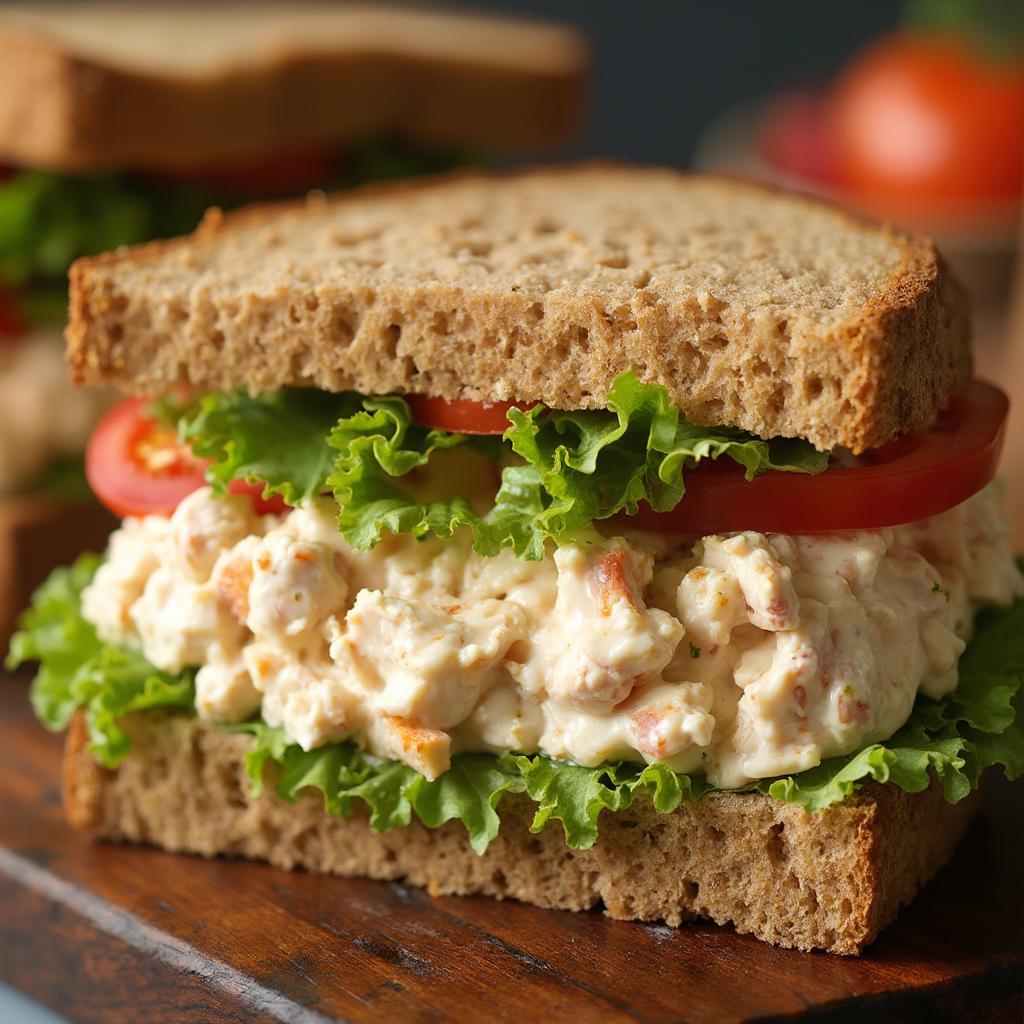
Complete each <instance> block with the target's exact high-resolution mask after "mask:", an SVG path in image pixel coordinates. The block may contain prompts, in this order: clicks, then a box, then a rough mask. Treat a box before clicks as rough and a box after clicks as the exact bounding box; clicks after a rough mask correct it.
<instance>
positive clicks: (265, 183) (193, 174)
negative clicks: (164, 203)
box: [158, 149, 341, 196]
mask: <svg viewBox="0 0 1024 1024" xmlns="http://www.w3.org/2000/svg"><path fill="white" fill-rule="evenodd" d="M340 167H341V159H340V157H339V156H338V155H337V154H335V153H330V152H326V151H322V150H308V149H293V150H287V151H284V152H280V153H270V154H268V155H266V156H262V157H254V158H251V159H249V160H242V161H235V162H233V163H226V164H222V165H220V166H215V167H202V168H195V169H190V170H182V171H177V172H175V171H163V172H161V173H160V174H159V175H158V176H159V177H161V178H171V179H173V180H176V181H189V182H197V183H199V184H203V185H209V186H212V187H215V188H221V189H226V190H227V191H229V192H236V193H238V194H239V195H243V196H245V195H253V196H258V195H291V194H295V193H299V192H305V191H308V190H309V189H313V188H321V187H323V186H324V185H325V184H326V183H328V182H329V181H330V180H331V179H332V178H336V177H337V176H338V173H339V170H340Z"/></svg>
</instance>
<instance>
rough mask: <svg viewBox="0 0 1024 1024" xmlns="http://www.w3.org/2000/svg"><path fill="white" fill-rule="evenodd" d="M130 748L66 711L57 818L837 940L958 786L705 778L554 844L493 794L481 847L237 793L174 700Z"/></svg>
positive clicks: (310, 803) (876, 905)
mask: <svg viewBox="0 0 1024 1024" xmlns="http://www.w3.org/2000/svg"><path fill="white" fill-rule="evenodd" d="M124 724H125V725H126V728H127V729H128V731H129V733H130V735H131V736H132V739H133V741H134V749H133V752H132V753H131V754H130V755H129V756H128V757H127V758H126V759H125V760H124V761H123V762H122V763H121V765H120V766H119V767H118V768H117V770H116V771H109V770H107V769H105V768H102V767H101V766H99V765H98V764H97V763H96V762H95V761H94V760H93V759H92V757H91V756H90V755H89V753H88V751H87V750H86V748H85V745H84V740H85V734H84V726H83V725H82V724H81V722H80V721H78V722H77V724H76V725H75V726H73V728H72V732H71V734H70V735H69V739H68V743H67V747H66V752H65V765H64V780H65V806H66V809H67V814H68V817H69V819H70V820H71V821H72V823H74V824H75V825H77V826H78V827H80V828H84V829H86V830H88V831H89V832H91V833H92V834H94V835H95V836H97V837H99V838H103V839H110V840H117V841H129V842H144V843H152V844H154V845H156V846H160V847H163V848H164V849H167V850H171V851H177V852H184V853H197V854H201V855H203V856H207V857H210V856H217V855H228V856H238V857H247V858H253V859H258V860H266V861H269V862H270V863H272V864H275V865H277V866H278V867H282V868H286V869H290V868H296V867H301V868H306V869H308V870H311V871H320V872H325V873H330V874H337V875H345V876H362V877H369V878H379V879H396V880H397V879H404V880H406V881H408V882H410V883H412V884H414V885H421V886H425V887H426V888H428V889H429V890H430V892H431V893H432V894H434V895H466V894H470V893H483V894H486V895H490V896H494V897H496V898H498V899H504V898H512V899H519V900H524V901H526V902H528V903H534V904H537V905H538V906H542V907H557V908H562V909H569V910H586V909H589V908H590V907H593V906H595V905H596V904H599V903H603V905H604V907H605V909H606V911H607V913H608V914H609V915H610V916H612V917H615V918H618V919H621V920H642V921H656V920H664V921H666V922H668V923H669V924H672V925H678V924H680V923H681V922H683V921H686V920H690V919H692V918H696V917H707V918H711V919H712V920H714V921H717V922H719V923H720V924H733V925H734V926H735V927H736V928H737V930H738V931H741V932H750V933H752V934H754V935H756V936H757V937H758V938H760V939H763V940H765V941H767V942H771V943H774V944H776V945H779V946H786V947H794V948H797V949H825V950H828V951H829V952H832V953H841V954H855V953H859V952H860V951H861V950H863V949H864V948H865V946H867V945H868V944H869V943H870V942H871V941H872V939H873V938H874V937H875V936H876V935H877V934H878V932H879V931H880V930H881V929H882V928H883V927H885V925H886V924H888V923H889V922H890V921H891V920H892V919H893V918H894V917H895V915H896V912H897V910H898V909H899V907H900V906H902V905H903V904H905V903H907V902H908V901H909V900H910V899H912V898H913V896H914V894H915V893H916V891H917V890H918V889H919V888H920V886H921V885H923V884H924V882H926V881H927V880H928V879H929V878H930V877H931V876H932V875H933V874H934V873H935V871H936V870H937V869H938V867H939V866H940V865H941V864H942V863H944V862H945V860H946V859H947V858H948V857H949V855H950V853H951V852H952V850H953V847H954V846H955V845H956V843H957V841H958V840H959V838H960V836H961V834H962V833H963V831H964V829H965V828H966V827H967V824H968V821H969V819H970V817H971V814H972V811H973V808H972V804H973V801H971V800H968V801H963V802H962V803H960V804H957V805H956V806H955V807H951V806H950V805H948V804H947V803H946V802H945V801H944V799H943V797H942V792H941V788H940V787H938V786H933V787H932V788H931V789H930V790H929V791H927V792H925V793H922V794H917V795H910V794H907V793H904V792H903V791H902V790H899V789H897V788H896V787H895V786H891V785H890V786H871V787H869V788H868V789H866V790H865V791H864V792H863V794H862V795H861V796H859V797H857V798H856V799H854V800H850V801H848V802H847V803H844V804H841V805H839V806H835V807H832V808H829V809H828V810H826V811H824V812H822V813H820V814H816V815H812V814H809V813H807V812H806V811H803V810H802V809H800V808H798V807H794V806H792V805H789V804H783V803H779V802H778V801H775V800H772V799H771V798H769V797H764V796H760V795H755V794H719V795H714V796H709V797H707V798H705V799H703V800H701V801H697V802H695V803H685V804H683V806H681V807H680V808H679V809H678V810H677V811H675V812H674V813H672V814H670V815H659V814H657V813H656V812H655V811H654V809H653V807H652V806H651V805H650V804H649V803H648V802H647V801H646V800H640V801H638V802H637V803H636V804H635V805H634V806H633V807H632V808H630V809H629V810H627V811H620V812H617V813H615V814H605V815H604V816H603V817H602V819H601V834H600V838H599V840H598V842H597V844H596V845H595V846H594V847H593V848H592V849H591V850H569V849H567V848H566V846H565V845H564V840H563V837H562V834H561V829H560V828H559V827H558V823H557V822H554V823H552V824H551V825H549V826H548V827H547V828H545V829H543V830H542V831H541V832H539V833H537V834H532V833H531V832H530V831H529V825H530V821H531V819H532V815H533V810H534V805H533V804H532V802H530V801H528V800H527V799H526V798H524V797H519V796H507V797H506V798H505V799H504V800H503V801H502V803H501V805H500V808H499V810H500V813H501V817H502V828H501V832H500V833H499V835H498V838H497V839H496V840H495V841H494V843H493V844H492V845H491V847H490V848H489V849H488V851H487V853H486V854H484V855H483V856H482V857H478V856H477V855H476V854H474V853H473V851H472V850H471V848H470V846H469V843H468V842H467V839H466V833H465V831H464V829H463V828H462V826H461V825H460V824H457V823H450V824H448V825H445V826H443V827H442V828H439V829H434V830H431V829H428V828H425V827H424V826H422V825H421V824H419V823H418V822H416V821H414V822H413V824H411V825H410V826H408V827H406V828H399V829H394V830H391V831H389V832H384V833H378V832H374V831H373V830H372V829H371V828H370V826H369V823H368V820H367V818H366V816H365V814H359V813H356V814H354V815H353V817H352V818H350V819H340V818H334V817H330V816H328V815H327V814H326V813H325V812H324V810H323V805H322V800H321V799H320V796H319V794H316V793H313V792H307V793H306V794H304V795H303V796H302V798H301V799H300V800H299V802H298V803H297V804H294V805H292V804H285V803H282V802H281V801H279V800H278V799H277V798H276V797H274V796H272V795H270V793H271V791H272V789H273V779H272V778H270V777H269V776H268V778H267V779H266V785H265V787H264V793H263V794H262V795H261V796H259V797H253V796H252V795H251V793H250V791H249V785H248V780H247V778H246V776H245V772H244V769H243V767H242V761H243V758H244V756H245V751H246V749H247V747H248V744H249V742H250V740H249V739H248V738H247V737H245V736H242V735H239V734H235V733H227V732H225V731H224V730H221V729H218V728H217V727H216V726H213V725H210V724H207V723H203V722H201V721H199V720H198V719H196V718H192V717H189V716H185V715H180V714H178V715H175V714H166V713H150V714H146V715H136V716H134V717H132V718H130V719H127V720H125V723H124Z"/></svg>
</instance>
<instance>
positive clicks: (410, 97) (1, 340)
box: [0, 3, 586, 637]
mask: <svg viewBox="0 0 1024 1024" xmlns="http://www.w3.org/2000/svg"><path fill="white" fill-rule="evenodd" d="M585 66H586V52H585V47H584V45H583V43H582V41H581V39H580V37H579V36H578V35H577V34H576V33H574V32H571V31H569V30H566V29H562V28H559V27H556V26H552V25H546V24H543V23H538V22H529V21H521V20H516V19H501V18H499V19H496V18H490V17H481V16H475V15H472V14H455V13H440V12H437V11H433V10H430V9H429V8H426V9H424V8H419V9H416V10H398V9H394V8H389V7H387V6H382V5H372V6H371V5H364V6H360V5H345V6H343V7H338V6H334V7H329V6H325V5H323V4H289V5H288V6H287V8H286V9H285V8H281V7H274V6H268V5H260V4H247V5H244V6H239V5H224V4H220V5H217V4H213V5H197V4H177V5H166V4H161V5H131V4H128V5H126V4H110V5H104V4H60V3H57V4H45V3H43V4H36V3H33V4H4V5H3V6H0V165H5V166H2V167H0V494H2V495H4V499H3V500H2V501H0V566H2V567H3V568H4V569H5V572H4V574H3V579H4V586H3V587H2V588H0V635H2V636H4V637H6V636H7V635H8V633H9V630H10V628H11V626H12V624H13V617H14V615H15V614H16V613H17V611H18V610H20V608H22V607H23V606H24V603H25V601H26V600H27V597H28V594H29V593H30V592H31V589H32V588H33V587H34V586H35V585H37V584H38V583H39V582H40V581H41V580H42V578H43V577H44V576H45V573H46V571H47V570H48V567H49V566H52V565H53V564H56V563H57V562H60V561H66V560H67V559H69V558H70V557H72V556H73V554H74V553H75V552H76V551H77V550H81V548H82V546H83V545H92V546H98V545H100V544H102V542H103V541H102V538H103V537H104V536H105V534H106V533H107V532H108V531H109V529H110V528H111V526H112V522H111V521H110V519H109V517H107V516H106V515H105V514H103V513H102V512H101V510H99V509H96V508H95V507H94V506H93V505H91V504H90V503H88V491H87V489H86V488H85V487H84V484H83V481H82V476H81V450H82V445H83V443H84V440H85V437H86V436H87V434H88V431H89V428H90V426H91V424H92V423H93V422H95V419H96V417H97V416H98V415H99V413H100V412H101V411H102V409H103V408H104V405H105V399H104V396H102V395H101V394H99V393H96V394H92V393H81V392H74V391H73V390H72V389H71V388H69V387H68V385H67V375H66V372H65V370H64V366H63V358H62V351H61V342H60V337H59V328H60V327H61V326H62V325H63V321H64V313H65V310H66V292H65V289H66V274H67V269H68V266H69V265H70V263H71V261H72V260H73V259H74V258H75V257H77V256H81V255H85V254H88V253H93V252H100V251H103V250H107V249H113V248H116V247H117V246H118V245H123V244H127V243H134V242H142V241H145V240H147V239H150V238H159V237H167V236H169V235H175V234H180V233H182V232H185V231H189V230H192V229H193V228H194V227H195V226H196V224H197V223H198V221H199V219H200V217H201V215H202V213H203V211H204V210H205V209H206V208H207V207H209V206H211V205H214V204H215V205H218V206H221V207H230V206H237V205H240V204H241V203H244V202H247V201H251V200H253V199H255V198H264V199H265V198H267V197H273V196H286V195H298V194H302V193H304V192H306V191H307V190H309V189H314V188H337V187H340V186H342V185H347V184H353V183H359V182H364V181H367V180H374V179H379V178H390V177H400V176H403V175H406V174H412V173H422V172H424V171H428V170H439V169H443V168H447V167H451V166H454V165H455V164H457V163H459V162H462V161H464V160H465V159H468V158H469V156H468V155H469V154H475V155H487V154H493V153H497V152H509V151H516V152H519V153H526V152H536V151H538V150H541V149H545V148H548V147H551V146H553V145H556V144H558V143H560V142H562V141H564V140H565V139H566V137H567V136H568V135H569V134H570V133H571V131H572V129H573V127H574V126H575V124H576V122H577V121H578V118H579V114H580V109H581V102H582V91H583V80H584V73H585Z"/></svg>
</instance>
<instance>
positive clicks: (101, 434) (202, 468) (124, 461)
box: [85, 398, 285, 517]
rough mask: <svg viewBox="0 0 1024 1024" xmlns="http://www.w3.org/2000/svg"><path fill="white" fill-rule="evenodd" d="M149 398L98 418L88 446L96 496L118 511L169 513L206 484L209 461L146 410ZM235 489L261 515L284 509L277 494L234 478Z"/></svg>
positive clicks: (119, 513)
mask: <svg viewBox="0 0 1024 1024" xmlns="http://www.w3.org/2000/svg"><path fill="white" fill-rule="evenodd" d="M149 404H150V403H149V400H148V399H145V398H128V399H126V400H125V401H123V402H119V403H118V404H117V405H115V406H114V408H113V409H111V410H110V411H109V412H108V413H107V414H106V415H105V416H104V417H103V419H101V420H100V422H99V424H98V425H97V427H96V429H95V430H94V431H93V434H92V437H91V438H90V439H89V444H88V447H87V448H86V450H85V476H86V479H87V480H88V481H89V486H90V487H91V488H92V490H93V492H94V493H95V495H96V497H97V498H99V500H100V501H101V502H102V503H103V504H104V505H106V507H107V508H109V509H110V511H111V512H113V513H114V515H116V516H122V517H124V516H148V515H163V516H167V515H170V514H171V513H172V512H173V511H174V510H175V509H176V508H177V507H178V505H180V504H181V502H182V501H184V499H185V498H187V497H188V496H189V495H190V494H192V492H193V491H197V490H198V489H199V488H200V487H202V486H203V485H204V484H205V483H206V478H205V472H206V467H207V465H208V462H207V461H206V460H204V459H199V458H196V456H195V455H193V454H192V451H191V449H190V448H189V447H188V445H186V444H183V443H182V442H181V441H180V440H179V439H178V435H177V434H176V433H175V431H174V430H172V429H171V428H170V427H167V426H165V425H164V424H162V423H159V422H158V421H156V420H154V419H153V418H152V417H151V416H149V415H147V413H146V409H147V408H148V407H149ZM228 490H229V491H230V492H231V493H232V494H248V495H249V496H250V497H251V498H252V500H253V504H254V505H255V507H256V511H257V512H258V513H260V514H265V513H269V512H281V511H283V510H284V508H285V503H284V501H282V500H281V499H280V498H279V497H273V498H270V499H267V500H266V501H265V500H264V499H263V498H261V497H260V492H261V491H262V487H261V486H260V485H258V484H249V483H247V482H245V481H244V480H233V481H232V482H231V484H230V485H229V487H228Z"/></svg>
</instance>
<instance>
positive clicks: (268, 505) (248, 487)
mask: <svg viewBox="0 0 1024 1024" xmlns="http://www.w3.org/2000/svg"><path fill="white" fill-rule="evenodd" d="M228 494H247V495H248V496H249V499H250V500H251V501H252V503H253V507H254V508H255V509H256V512H257V514H258V515H261V516H268V515H275V516H277V515H280V514H281V513H282V512H285V511H286V510H287V509H288V503H287V502H286V501H285V500H284V498H282V497H281V495H280V494H272V495H271V496H270V497H269V498H264V497H263V484H261V483H250V481H248V480H232V481H231V483H229V484H228Z"/></svg>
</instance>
